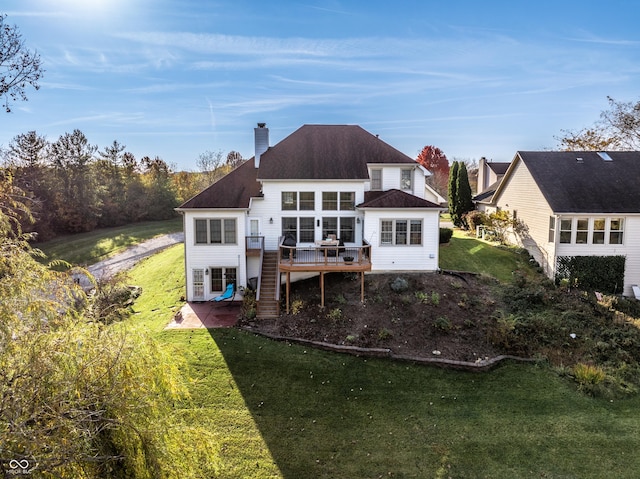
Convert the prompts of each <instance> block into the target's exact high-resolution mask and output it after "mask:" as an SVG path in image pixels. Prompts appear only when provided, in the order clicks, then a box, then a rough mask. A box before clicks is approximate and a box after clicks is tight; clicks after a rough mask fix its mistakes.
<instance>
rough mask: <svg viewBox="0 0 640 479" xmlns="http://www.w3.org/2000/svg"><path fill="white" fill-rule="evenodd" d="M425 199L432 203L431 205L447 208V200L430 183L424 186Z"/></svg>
mask: <svg viewBox="0 0 640 479" xmlns="http://www.w3.org/2000/svg"><path fill="white" fill-rule="evenodd" d="M424 199H425V200H427V201H431V203H436V204H439V205H440V206H442V207H444V208H447V204H448V201H447V199H446V198H445V197H444V196H442V195H441V194H440V193H438V192H437V191H436V189H435V188H434V187H433V186H431V185H430V184H429V183H425V185H424Z"/></svg>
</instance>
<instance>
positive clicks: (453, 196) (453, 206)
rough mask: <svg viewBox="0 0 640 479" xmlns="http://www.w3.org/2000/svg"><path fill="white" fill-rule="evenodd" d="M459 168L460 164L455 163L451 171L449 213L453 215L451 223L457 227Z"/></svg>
mask: <svg viewBox="0 0 640 479" xmlns="http://www.w3.org/2000/svg"><path fill="white" fill-rule="evenodd" d="M458 168H460V163H458V162H457V161H454V162H453V164H452V165H451V168H450V169H449V196H448V200H449V213H450V214H451V221H453V224H455V225H457V216H456V198H457V197H458V195H457V193H456V191H457V187H458V181H457V180H458Z"/></svg>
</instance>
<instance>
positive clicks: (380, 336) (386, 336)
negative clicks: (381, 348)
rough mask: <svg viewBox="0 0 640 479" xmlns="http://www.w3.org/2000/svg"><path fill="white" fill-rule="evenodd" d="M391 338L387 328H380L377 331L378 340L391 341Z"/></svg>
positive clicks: (391, 335)
mask: <svg viewBox="0 0 640 479" xmlns="http://www.w3.org/2000/svg"><path fill="white" fill-rule="evenodd" d="M392 337H393V331H391V330H390V329H387V328H382V329H381V330H380V331H378V339H379V340H381V341H384V340H385V339H391V338H392Z"/></svg>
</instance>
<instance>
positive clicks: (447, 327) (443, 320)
mask: <svg viewBox="0 0 640 479" xmlns="http://www.w3.org/2000/svg"><path fill="white" fill-rule="evenodd" d="M433 327H434V328H436V329H438V330H440V331H445V332H446V331H451V329H452V328H453V324H452V323H451V320H450V319H449V318H447V317H446V316H440V317H438V318H437V319H435V320H434V321H433Z"/></svg>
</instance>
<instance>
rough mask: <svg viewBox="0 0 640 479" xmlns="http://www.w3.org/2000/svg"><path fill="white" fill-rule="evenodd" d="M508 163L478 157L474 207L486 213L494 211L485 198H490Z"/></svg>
mask: <svg viewBox="0 0 640 479" xmlns="http://www.w3.org/2000/svg"><path fill="white" fill-rule="evenodd" d="M510 164H511V163H509V162H498V161H487V159H486V158H485V157H482V158H480V161H479V162H478V184H477V188H476V189H477V191H476V196H475V197H474V198H473V201H474V203H475V204H476V209H478V210H479V211H485V212H487V213H493V212H494V211H495V209H492V208H491V205H490V203H489V202H487V201H486V200H489V201H490V200H491V197H492V196H493V194H494V193H495V191H496V189H497V188H498V185H499V184H500V180H502V177H503V176H504V174H505V173H506V172H507V169H508V168H509V165H510Z"/></svg>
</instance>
